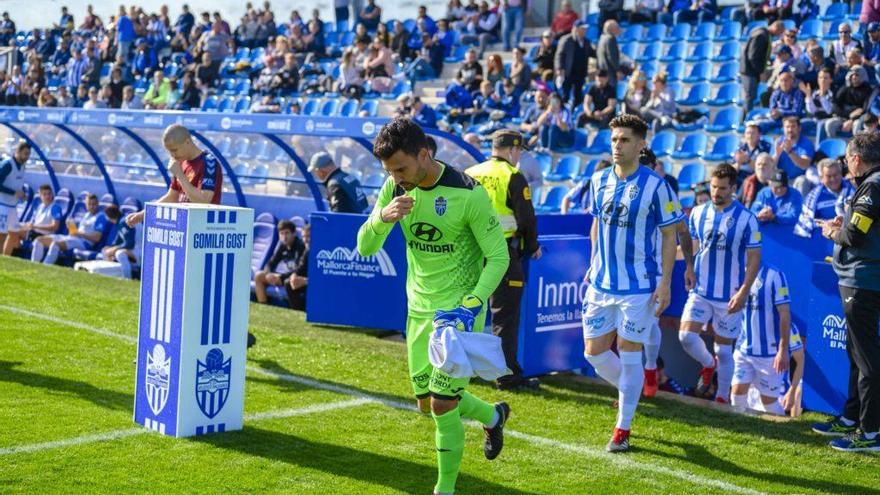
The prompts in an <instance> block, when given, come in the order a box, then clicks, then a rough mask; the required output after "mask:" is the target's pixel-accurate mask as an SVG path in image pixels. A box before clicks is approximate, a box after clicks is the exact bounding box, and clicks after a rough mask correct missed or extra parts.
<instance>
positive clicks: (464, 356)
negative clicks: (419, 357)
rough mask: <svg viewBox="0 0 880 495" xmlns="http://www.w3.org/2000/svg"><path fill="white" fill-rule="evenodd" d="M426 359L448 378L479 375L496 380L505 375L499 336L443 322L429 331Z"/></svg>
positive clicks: (485, 378) (507, 370) (507, 373)
mask: <svg viewBox="0 0 880 495" xmlns="http://www.w3.org/2000/svg"><path fill="white" fill-rule="evenodd" d="M428 359H429V360H430V361H431V365H432V366H434V367H435V368H437V369H439V370H442V371H444V372H445V373H446V374H448V375H449V376H451V377H452V378H470V377H473V376H479V377H480V378H482V379H484V380H490V381H491V380H496V379H497V378H498V377H501V376H505V375H509V374H510V373H511V371H510V369H508V368H507V364H506V363H505V361H504V351H502V350H501V339H500V338H499V337H496V336H494V335H492V334H489V333H473V332H458V331H456V330H455V329H454V328H453V327H451V326H445V327H442V328H439V329H437V330H435V331H434V332H433V333H431V339H430V341H429V342H428Z"/></svg>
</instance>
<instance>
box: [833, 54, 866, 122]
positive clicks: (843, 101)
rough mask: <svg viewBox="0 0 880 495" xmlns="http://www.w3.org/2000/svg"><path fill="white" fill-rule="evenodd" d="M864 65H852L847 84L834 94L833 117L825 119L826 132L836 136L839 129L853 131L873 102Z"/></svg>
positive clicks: (847, 75) (847, 76)
mask: <svg viewBox="0 0 880 495" xmlns="http://www.w3.org/2000/svg"><path fill="white" fill-rule="evenodd" d="M867 74H868V72H867V71H866V70H865V68H864V67H862V66H860V65H857V66H855V67H851V68H850V69H849V72H847V74H846V86H844V87H842V88H840V89H839V90H837V93H836V94H835V95H834V112H833V115H834V116H833V117H832V118H830V119H828V120H826V121H825V134H826V135H828V137H836V136H837V133H838V132H839V131H843V132H851V131H852V130H853V126H854V125H855V123H856V121H858V120H859V118H861V117H862V115H864V113H865V112H866V111H867V109H868V106H869V105H870V104H871V98H870V96H871V92H872V89H871V86H870V85H868V83H867V82H866V81H867V78H868V76H867Z"/></svg>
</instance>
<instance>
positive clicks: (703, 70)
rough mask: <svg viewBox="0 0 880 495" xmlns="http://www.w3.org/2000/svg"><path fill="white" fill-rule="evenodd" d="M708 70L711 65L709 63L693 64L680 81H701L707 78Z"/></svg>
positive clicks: (692, 82)
mask: <svg viewBox="0 0 880 495" xmlns="http://www.w3.org/2000/svg"><path fill="white" fill-rule="evenodd" d="M710 71H711V66H710V65H709V64H694V65H693V66H692V67H691V72H690V74H688V76H687V77H685V78H684V79H682V80H681V81H682V82H684V83H687V84H696V83H701V82H703V81H705V80H707V79H709V73H710Z"/></svg>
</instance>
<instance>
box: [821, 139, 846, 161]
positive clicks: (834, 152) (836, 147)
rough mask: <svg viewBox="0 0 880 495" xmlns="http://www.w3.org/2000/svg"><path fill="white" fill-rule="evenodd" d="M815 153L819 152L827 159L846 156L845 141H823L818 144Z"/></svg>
mask: <svg viewBox="0 0 880 495" xmlns="http://www.w3.org/2000/svg"><path fill="white" fill-rule="evenodd" d="M817 151H821V152H822V153H824V154H825V156H827V157H828V158H837V157H840V156H843V155H845V154H846V141H844V140H843V139H824V140H822V142H821V143H819V148H818V149H817Z"/></svg>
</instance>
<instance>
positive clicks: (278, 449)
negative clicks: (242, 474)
mask: <svg viewBox="0 0 880 495" xmlns="http://www.w3.org/2000/svg"><path fill="white" fill-rule="evenodd" d="M341 438H344V436H343V437H341ZM377 440H379V442H378V443H379V444H381V438H377ZM195 441H197V442H200V443H205V444H209V445H212V446H214V447H219V448H222V449H226V450H230V451H235V452H240V453H243V454H247V455H252V456H258V457H262V458H264V459H268V460H272V461H280V462H284V463H286V464H291V465H295V466H300V467H302V468H307V469H314V470H317V471H322V472H325V473H328V474H330V475H333V476H342V477H346V478H349V479H353V480H359V481H364V482H367V483H371V484H375V485H380V486H384V487H386V488H388V489H389V490H398V491H401V492H405V493H419V494H422V493H430V492H429V490H430V487H431V486H432V485H433V483H434V480H435V479H436V478H437V471H436V469H435V468H434V467H433V466H427V465H424V464H419V463H416V462H412V461H408V460H404V459H400V458H397V457H389V456H385V455H382V454H378V453H374V452H366V451H363V450H357V449H353V448H350V447H345V446H342V445H335V444H331V443H323V442H317V441H314V440H309V439H305V438H302V437H299V436H296V435H292V434H289V433H284V432H279V431H271V430H265V429H262V428H254V427H250V426H246V427H245V428H244V429H243V430H242V431H240V432H236V433H233V434H225V435H209V436H205V437H199V438H198V439H197V440H195ZM456 488H457V491H458V492H459V493H504V494H511V495H527V494H529V493H531V492H524V491H521V490H517V489H515V488H511V487H509V486H502V485H498V484H496V483H493V482H490V481H486V480H483V479H480V478H476V477H473V476H471V475H468V474H464V473H462V474H461V475H460V476H459V478H458V484H457V487H456Z"/></svg>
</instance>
